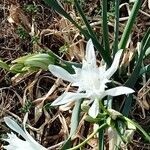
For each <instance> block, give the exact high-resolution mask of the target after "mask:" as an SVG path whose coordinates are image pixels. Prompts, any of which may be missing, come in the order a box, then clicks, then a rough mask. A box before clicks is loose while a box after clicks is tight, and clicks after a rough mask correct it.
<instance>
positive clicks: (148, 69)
mask: <svg viewBox="0 0 150 150" xmlns="http://www.w3.org/2000/svg"><path fill="white" fill-rule="evenodd" d="M144 73H147V74H148V75H150V65H147V66H145V67H143V68H141V70H140V74H139V76H141V75H142V74H144Z"/></svg>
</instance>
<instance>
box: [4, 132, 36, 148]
mask: <svg viewBox="0 0 150 150" xmlns="http://www.w3.org/2000/svg"><path fill="white" fill-rule="evenodd" d="M4 140H5V141H7V142H8V143H9V145H6V146H3V147H4V148H5V149H7V150H36V149H35V148H34V145H33V144H32V143H29V141H24V140H21V139H19V138H18V137H17V136H16V135H15V134H14V133H11V134H8V139H4Z"/></svg>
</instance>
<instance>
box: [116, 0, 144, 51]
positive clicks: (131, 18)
mask: <svg viewBox="0 0 150 150" xmlns="http://www.w3.org/2000/svg"><path fill="white" fill-rule="evenodd" d="M141 4H142V0H136V1H135V3H134V5H133V8H132V10H131V14H130V16H129V19H128V22H127V24H126V27H125V29H124V32H123V35H122V37H121V40H120V43H119V49H124V48H126V45H127V42H128V39H129V35H130V33H131V30H132V27H133V25H134V22H135V19H136V16H137V14H138V11H139V9H140V7H141Z"/></svg>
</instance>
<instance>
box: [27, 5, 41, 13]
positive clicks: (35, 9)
mask: <svg viewBox="0 0 150 150" xmlns="http://www.w3.org/2000/svg"><path fill="white" fill-rule="evenodd" d="M24 9H25V11H26V12H28V13H31V14H35V13H37V12H38V11H39V9H38V6H37V5H33V4H30V5H25V8H24Z"/></svg>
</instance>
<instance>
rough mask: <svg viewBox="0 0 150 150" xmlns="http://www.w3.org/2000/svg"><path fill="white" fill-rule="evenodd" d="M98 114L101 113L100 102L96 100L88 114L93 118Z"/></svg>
mask: <svg viewBox="0 0 150 150" xmlns="http://www.w3.org/2000/svg"><path fill="white" fill-rule="evenodd" d="M98 113H99V102H98V99H95V100H94V102H93V104H92V106H91V107H90V109H89V112H88V114H89V115H90V116H91V117H93V118H96V117H97V115H98Z"/></svg>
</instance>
